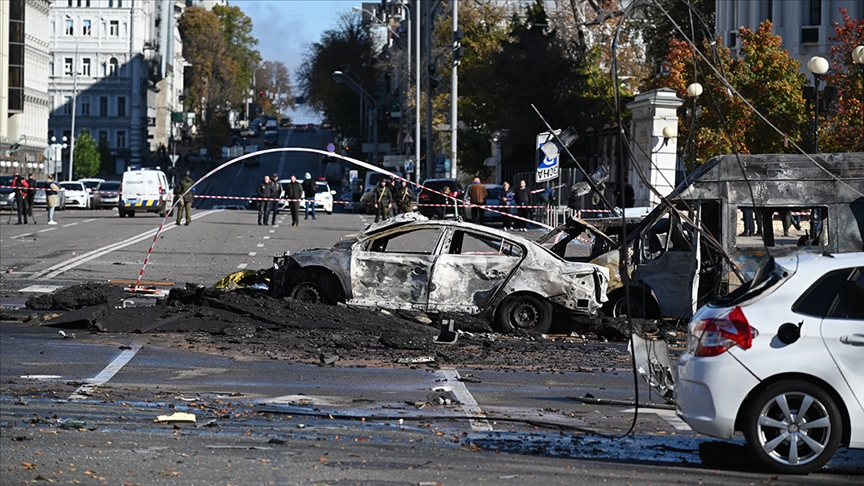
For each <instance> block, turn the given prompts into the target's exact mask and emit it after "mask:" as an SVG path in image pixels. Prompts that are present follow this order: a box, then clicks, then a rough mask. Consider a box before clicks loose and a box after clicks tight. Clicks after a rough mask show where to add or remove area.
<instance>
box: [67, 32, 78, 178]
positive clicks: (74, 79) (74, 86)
mask: <svg viewBox="0 0 864 486" xmlns="http://www.w3.org/2000/svg"><path fill="white" fill-rule="evenodd" d="M77 99H78V42H75V57H74V58H73V59H72V134H71V136H70V137H69V139H70V140H69V177H67V178H66V180H67V181H71V180H72V164H73V161H74V160H75V102H76V100H77Z"/></svg>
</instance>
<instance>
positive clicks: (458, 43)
mask: <svg viewBox="0 0 864 486" xmlns="http://www.w3.org/2000/svg"><path fill="white" fill-rule="evenodd" d="M464 37H465V32H463V31H462V29H458V30H455V31H453V66H458V65H459V63H460V62H461V59H462V56H464V55H465V48H464V47H462V39H463V38H464Z"/></svg>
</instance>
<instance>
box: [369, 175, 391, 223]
mask: <svg viewBox="0 0 864 486" xmlns="http://www.w3.org/2000/svg"><path fill="white" fill-rule="evenodd" d="M372 200H373V201H374V204H375V222H376V223H377V222H378V221H379V220H381V219H387V213H388V211H390V207H391V206H392V205H393V204H392V201H393V195H392V194H391V193H390V188H389V187H387V180H386V179H381V183H380V184H379V185H378V187H376V188H375V190H374V191H373V192H372Z"/></svg>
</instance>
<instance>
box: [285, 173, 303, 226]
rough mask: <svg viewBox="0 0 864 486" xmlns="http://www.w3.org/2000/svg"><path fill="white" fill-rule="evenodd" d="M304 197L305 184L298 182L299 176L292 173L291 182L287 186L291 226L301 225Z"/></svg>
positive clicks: (286, 193)
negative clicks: (301, 207) (301, 204)
mask: <svg viewBox="0 0 864 486" xmlns="http://www.w3.org/2000/svg"><path fill="white" fill-rule="evenodd" d="M302 198H303V186H302V185H300V183H299V182H297V176H295V175H291V182H289V183H288V186H286V187H285V199H287V200H288V207H289V208H290V209H291V226H300V199H302Z"/></svg>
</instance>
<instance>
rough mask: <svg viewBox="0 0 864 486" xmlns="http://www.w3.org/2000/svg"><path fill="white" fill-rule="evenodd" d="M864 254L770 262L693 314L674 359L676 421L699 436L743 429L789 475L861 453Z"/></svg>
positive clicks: (756, 449)
mask: <svg viewBox="0 0 864 486" xmlns="http://www.w3.org/2000/svg"><path fill="white" fill-rule="evenodd" d="M862 346H864V253H860V252H858V253H835V254H801V255H798V256H793V257H787V258H782V259H776V260H775V259H773V258H769V259H768V260H767V261H766V263H765V264H764V265H763V266H762V267H761V268H760V269H759V270H758V272H757V274H756V276H755V277H754V278H753V280H751V281H750V282H748V283H747V284H745V285H744V286H742V287H740V288H739V289H738V290H736V291H735V292H733V293H731V294H729V295H728V296H726V297H723V298H720V299H717V300H716V301H715V302H714V303H711V304H708V305H706V306H704V307H702V308H700V309H699V311H697V313H696V314H695V315H694V316H693V319H692V320H691V321H690V324H689V326H688V332H687V348H686V351H685V353H684V354H683V355H682V356H681V358H680V360H679V361H678V363H677V366H676V368H677V379H676V380H675V392H674V396H675V401H676V403H677V412H678V415H679V416H680V417H681V418H682V419H683V420H684V421H685V422H687V424H688V425H690V427H692V428H693V430H695V431H696V432H699V433H702V434H706V435H710V436H714V437H720V438H724V439H731V438H732V436H733V434H734V433H735V431H736V430H740V431H742V432H743V433H744V437H745V438H746V440H747V445H748V447H749V449H750V451H751V453H752V454H753V455H754V456H755V457H756V458H757V459H758V460H759V461H760V462H761V463H762V464H764V465H765V466H767V467H768V468H770V469H772V470H774V471H776V472H779V473H785V474H806V473H810V472H813V471H816V470H818V469H820V468H821V467H822V466H823V465H825V463H827V462H828V460H830V459H831V457H832V456H833V455H834V453H835V452H836V451H837V448H838V446H840V445H845V446H847V447H849V448H857V449H860V448H864V405H862V404H864V365H862V363H864V354H862V349H864V348H862Z"/></svg>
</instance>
